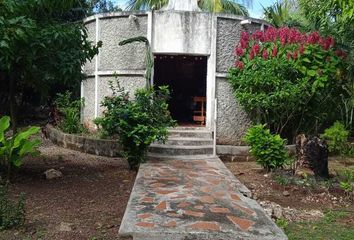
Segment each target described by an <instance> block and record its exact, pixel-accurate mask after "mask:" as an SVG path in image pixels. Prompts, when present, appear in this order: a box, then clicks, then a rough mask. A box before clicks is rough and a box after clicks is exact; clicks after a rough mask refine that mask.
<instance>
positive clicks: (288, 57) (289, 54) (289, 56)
mask: <svg viewBox="0 0 354 240" xmlns="http://www.w3.org/2000/svg"><path fill="white" fill-rule="evenodd" d="M286 59H288V61H289V60H290V59H291V53H290V52H288V53H287V54H286Z"/></svg>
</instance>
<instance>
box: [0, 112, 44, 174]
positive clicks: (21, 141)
mask: <svg viewBox="0 0 354 240" xmlns="http://www.w3.org/2000/svg"><path fill="white" fill-rule="evenodd" d="M9 127H10V117H8V116H4V117H2V118H0V170H1V169H2V168H6V169H7V174H8V178H9V177H10V171H11V168H12V167H20V166H21V165H22V159H23V157H25V156H26V155H29V154H31V155H35V154H38V151H37V147H38V146H39V144H40V143H41V142H40V140H39V139H34V140H30V139H29V138H30V137H31V136H32V135H34V134H36V133H38V132H39V129H40V128H39V127H30V128H29V129H27V130H25V131H22V132H19V133H16V134H15V135H13V136H6V132H7V130H8V129H9Z"/></svg>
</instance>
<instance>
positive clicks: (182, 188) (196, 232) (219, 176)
mask: <svg viewBox="0 0 354 240" xmlns="http://www.w3.org/2000/svg"><path fill="white" fill-rule="evenodd" d="M248 194H249V191H248V189H247V188H246V187H245V186H244V185H242V184H241V183H240V182H239V181H238V180H237V179H236V178H235V176H234V175H232V173H231V172H230V171H229V170H228V169H227V168H226V167H225V165H224V164H223V163H222V161H221V160H220V159H219V158H208V159H198V160H165V161H162V160H161V161H157V160H155V161H149V162H147V163H144V164H142V165H141V167H140V169H139V173H138V176H137V178H136V181H135V185H134V188H133V191H132V194H131V196H130V200H129V202H128V206H127V209H126V212H125V215H124V217H123V221H122V224H121V227H120V230H119V234H120V235H121V236H132V237H133V238H134V240H142V239H144V240H150V239H151V240H152V239H153V240H159V239H163V240H169V239H170V240H183V239H195V240H197V239H203V240H211V239H212V240H221V239H222V240H229V239H264V240H268V239H269V240H277V239H287V237H286V236H285V234H284V233H283V232H282V230H281V229H279V228H278V227H277V226H276V225H275V224H274V222H273V221H272V220H271V219H270V218H269V217H268V216H267V215H266V213H265V212H264V210H263V209H262V208H261V207H260V206H259V205H258V203H257V202H256V201H254V200H253V199H250V198H248V197H247V196H248ZM245 195H246V196H245Z"/></svg>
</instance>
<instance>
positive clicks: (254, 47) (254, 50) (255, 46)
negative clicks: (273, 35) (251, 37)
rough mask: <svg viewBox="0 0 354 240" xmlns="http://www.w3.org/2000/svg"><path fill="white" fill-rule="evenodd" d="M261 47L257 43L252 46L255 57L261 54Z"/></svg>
mask: <svg viewBox="0 0 354 240" xmlns="http://www.w3.org/2000/svg"><path fill="white" fill-rule="evenodd" d="M260 48H261V47H260V46H259V44H258V43H256V44H254V45H253V46H252V50H251V51H252V52H254V55H257V54H258V53H259V50H260Z"/></svg>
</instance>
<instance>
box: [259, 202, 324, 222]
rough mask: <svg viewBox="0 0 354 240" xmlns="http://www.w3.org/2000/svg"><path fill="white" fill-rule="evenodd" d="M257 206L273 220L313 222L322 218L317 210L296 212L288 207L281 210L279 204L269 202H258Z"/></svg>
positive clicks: (321, 214)
mask: <svg viewBox="0 0 354 240" xmlns="http://www.w3.org/2000/svg"><path fill="white" fill-rule="evenodd" d="M259 204H260V205H261V206H262V207H263V209H264V210H265V212H266V213H267V214H268V216H269V217H271V218H272V219H274V220H277V219H286V220H287V221H303V220H310V221H313V220H317V219H320V218H322V217H323V216H324V215H323V213H322V212H321V211H319V210H297V209H293V208H290V207H287V208H283V207H282V206H280V205H279V204H277V203H274V202H271V201H260V202H259Z"/></svg>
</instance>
